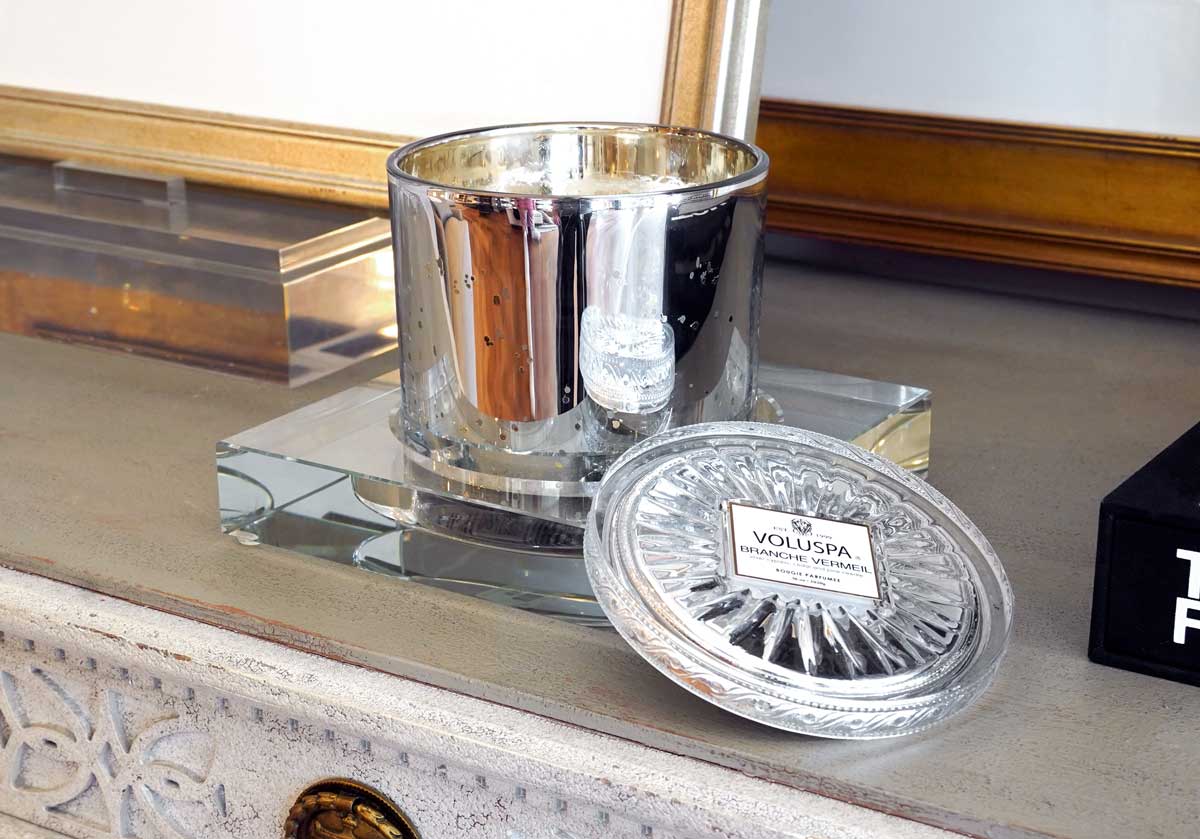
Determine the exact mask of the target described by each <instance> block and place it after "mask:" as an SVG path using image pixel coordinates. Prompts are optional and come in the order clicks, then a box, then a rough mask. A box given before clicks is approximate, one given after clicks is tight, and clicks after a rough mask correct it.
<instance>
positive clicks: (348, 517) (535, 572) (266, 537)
mask: <svg viewBox="0 0 1200 839" xmlns="http://www.w3.org/2000/svg"><path fill="white" fill-rule="evenodd" d="M759 387H760V395H759V401H758V406H757V409H756V416H755V418H756V419H758V420H760V421H771V422H781V423H785V424H787V425H792V426H797V427H800V428H804V429H807V430H809V431H816V432H819V433H821V434H827V435H829V436H831V437H837V438H838V439H841V440H846V441H851V442H854V443H856V444H858V445H860V446H863V447H864V448H867V449H869V450H871V451H873V452H875V453H876V454H879V455H881V456H883V457H886V458H888V459H889V460H892V461H893V462H895V463H898V464H899V465H901V466H903V467H904V468H906V469H909V470H910V471H913V472H915V473H917V474H924V473H925V471H926V470H927V469H928V467H929V438H930V421H931V417H932V394H931V393H930V391H928V390H926V389H924V388H919V387H913V386H910V385H900V384H891V383H887V382H878V381H871V380H867V379H859V378H855V377H851V376H841V375H838V374H835V373H826V372H821V371H816V370H806V369H801V368H793V367H778V366H771V365H763V366H762V367H761V369H760V374H759ZM399 388H400V384H399V376H398V374H389V375H386V376H380V377H379V378H377V379H374V380H372V381H370V382H367V383H365V384H363V385H359V386H357V387H352V388H349V389H347V390H344V391H342V392H340V393H337V394H335V395H333V396H330V397H328V398H326V399H322V400H320V401H319V402H315V403H313V404H311V405H308V406H306V407H304V408H301V409H299V410H296V411H293V412H291V413H289V414H286V415H284V416H281V417H278V418H277V419H273V420H270V421H268V422H266V423H263V424H262V425H259V426H257V427H255V428H251V429H249V430H247V431H243V432H241V433H239V434H236V435H234V436H232V437H230V438H228V439H226V440H223V441H221V442H220V443H218V444H217V459H216V464H217V480H218V487H219V496H220V508H221V526H222V528H223V529H224V530H225V532H227V533H229V534H230V535H231V536H232V537H234V538H236V539H237V540H239V541H240V542H242V543H244V544H246V545H258V544H268V545H274V546H276V547H281V548H286V549H288V550H294V551H298V552H300V553H304V554H307V555H309V556H314V557H318V558H322V559H329V560H333V561H335V562H340V563H344V564H350V565H354V566H357V567H360V568H363V569H366V570H370V571H378V572H383V573H386V574H390V575H393V576H396V577H401V578H404V579H410V580H414V581H418V582H422V583H427V584H430V585H435V586H438V587H441V588H446V589H451V590H455V591H458V592H461V593H464V594H469V595H473V596H477V597H482V598H485V599H488V600H491V601H495V602H500V603H504V604H506V605H510V606H514V607H517V608H522V609H529V610H532V611H537V612H542V613H546V614H552V615H556V616H559V617H563V618H566V619H569V620H574V621H578V622H584V623H597V624H602V623H605V622H606V621H605V618H604V614H603V612H602V611H601V610H600V607H599V606H598V604H597V603H596V601H595V599H594V597H593V596H592V592H591V588H590V587H589V585H588V580H587V574H586V572H585V570H584V564H583V557H582V553H581V552H580V551H578V550H575V549H571V548H567V549H556V548H555V547H554V546H553V545H551V544H548V543H547V540H540V541H542V542H543V543H544V544H546V547H545V548H543V549H539V550H528V549H521V547H523V546H525V545H529V544H537V543H538V542H539V538H538V537H539V524H538V523H539V522H544V523H545V528H546V529H549V528H560V527H561V526H562V525H563V524H570V523H572V522H577V524H578V526H579V527H582V525H583V520H582V515H583V514H584V513H586V509H583V510H576V509H574V508H572V509H567V510H561V509H560V510H554V511H549V512H548V511H546V510H542V511H540V515H539V514H538V513H535V514H532V515H531V514H529V513H528V512H527V511H525V512H526V515H523V516H519V517H518V516H512V515H511V511H510V510H509V508H507V507H506V505H505V503H504V499H501V498H493V497H487V496H480V495H478V494H475V493H473V492H472V491H471V488H469V487H452V486H448V485H447V483H446V481H445V480H444V479H443V480H441V481H440V482H439V481H438V480H437V479H436V478H435V477H434V476H431V475H429V474H428V473H426V472H423V471H422V470H420V469H414V468H413V466H412V464H410V463H409V462H408V461H407V459H406V458H405V456H404V453H405V449H404V447H403V446H402V445H401V444H400V442H399V441H398V440H397V439H396V437H395V436H394V435H393V433H392V430H391V428H390V426H389V415H390V414H391V412H392V410H393V408H395V407H396V405H397V404H398V402H399V397H400V394H399ZM455 497H457V499H470V501H471V504H470V505H469V506H468V505H464V504H463V503H462V502H461V500H456V499H455ZM364 498H365V499H368V500H366V501H364V500H363V499H364ZM381 499H388V500H387V502H386V503H382V502H381ZM439 506H441V507H444V510H438V509H432V510H431V508H438V507H439ZM415 507H420V508H421V510H422V513H423V515H422V516H421V517H420V518H421V520H423V521H431V520H437V521H443V522H445V521H447V520H448V519H452V518H453V517H454V516H456V515H463V514H464V511H465V514H468V515H471V516H472V517H482V518H486V517H488V515H489V514H491V515H492V516H493V517H494V518H495V519H498V520H500V521H501V522H514V521H520V522H522V524H521V525H520V526H519V527H518V528H517V529H516V530H514V531H512V532H511V536H512V540H511V541H512V547H510V548H503V547H497V546H496V545H495V542H496V541H497V540H496V538H495V535H496V527H495V525H494V522H492V523H491V524H492V527H491V530H490V533H491V535H492V537H493V538H492V544H487V545H484V544H478V543H475V542H471V541H467V540H464V539H462V538H457V537H454V536H449V535H446V534H445V533H438V532H433V531H432V530H431V529H430V528H429V527H427V526H416V525H413V524H399V523H397V520H396V518H397V515H399V517H400V518H401V519H405V518H406V516H405V515H404V511H412V510H413V509H414V508H415ZM407 518H408V520H409V521H411V520H412V518H411V517H407ZM501 526H503V525H501Z"/></svg>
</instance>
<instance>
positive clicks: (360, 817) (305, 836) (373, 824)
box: [283, 779, 419, 839]
mask: <svg viewBox="0 0 1200 839" xmlns="http://www.w3.org/2000/svg"><path fill="white" fill-rule="evenodd" d="M283 836H284V839H419V836H418V834H417V830H416V828H415V827H413V825H412V822H410V821H409V820H408V817H407V816H405V815H404V813H403V812H402V811H401V810H400V808H398V807H397V806H396V805H394V804H393V803H392V802H390V801H389V800H388V799H387V798H385V797H384V796H382V795H380V794H379V793H378V792H376V791H375V790H372V789H371V788H370V787H367V786H364V785H363V784H359V783H356V782H354V781H347V780H342V779H337V780H331V781H323V782H321V783H319V784H314V785H313V786H311V787H309V788H308V789H306V790H305V791H304V792H303V793H301V794H300V797H299V798H297V799H296V803H295V804H294V805H292V809H291V811H290V812H289V813H288V818H287V821H286V822H285V823H284V826H283Z"/></svg>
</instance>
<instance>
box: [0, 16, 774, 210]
mask: <svg viewBox="0 0 1200 839" xmlns="http://www.w3.org/2000/svg"><path fill="white" fill-rule="evenodd" d="M766 7H767V0H672V7H671V27H670V34H669V38H668V43H667V49H666V56H667V65H666V72H665V74H664V84H663V96H662V109H661V113H660V118H661V121H662V122H665V123H672V124H677V125H686V126H691V127H696V128H708V129H711V130H717V131H722V132H724V133H727V134H734V135H736V136H740V137H742V138H745V139H752V138H753V133H754V126H755V125H756V123H757V121H758V83H759V74H760V71H761V63H762V45H763V40H764V33H765V26H766ZM411 139H413V138H412V137H408V136H403V135H390V134H379V133H373V132H367V131H356V130H350V129H341V128H326V127H318V126H312V125H302V124H298V123H292V122H283V121H279V120H269V119H255V118H252V117H243V116H233V115H230V114H222V113H213V112H209V111H199V110H192V109H186V108H172V107H167V106H162V105H151V104H145V103H138V102H127V101H121V100H116V99H104V98H101V97H94V96H79V95H74V94H67V93H57V92H53V91H45V90H34V89H29V88H19V87H7V86H2V85H0V152H6V153H9V154H17V155H24V156H27V157H39V158H48V159H56V160H62V159H67V158H70V159H73V160H80V161H89V162H94V163H102V164H106V165H110V166H118V167H122V168H128V169H136V170H139V171H148V172H158V173H164V174H176V175H183V176H184V177H186V178H189V179H191V180H194V181H199V182H204V183H211V184H219V185H222V186H230V187H237V188H242V189H251V190H258V191H262V192H271V193H277V194H281V195H290V196H294V197H303V198H313V199H318V200H323V201H336V202H339V203H344V204H355V205H361V206H368V207H386V206H387V182H386V178H385V175H384V161H385V159H386V157H387V155H388V153H389V152H391V151H392V150H393V149H395V148H397V147H398V146H401V145H403V144H405V143H406V142H408V141H410V140H411Z"/></svg>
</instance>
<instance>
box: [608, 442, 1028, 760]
mask: <svg viewBox="0 0 1200 839" xmlns="http://www.w3.org/2000/svg"><path fill="white" fill-rule="evenodd" d="M585 554H586V559H587V568H588V574H589V576H590V578H591V582H592V587H593V589H594V590H595V593H596V597H597V598H598V600H599V601H600V604H601V605H602V606H603V607H604V609H605V612H606V613H607V614H608V617H609V619H610V620H611V621H612V623H613V625H614V626H615V627H616V629H617V630H618V631H619V632H620V633H621V634H622V636H624V637H625V639H626V640H627V641H628V642H629V643H630V644H631V645H632V646H633V647H634V648H635V649H636V650H637V651H638V652H639V653H640V654H641V655H642V656H644V657H645V658H646V659H647V660H648V661H649V662H650V663H651V664H653V665H654V666H655V667H657V668H658V669H659V670H661V671H663V673H665V674H666V675H667V676H668V677H670V678H671V679H673V680H674V681H676V682H677V683H679V684H680V685H682V686H683V687H685V688H687V689H688V690H690V691H692V692H693V693H696V694H698V695H700V696H702V697H703V698H705V699H707V700H709V701H711V702H713V703H714V704H716V705H719V706H720V707H722V708H725V709H726V710H729V711H732V712H734V713H736V714H740V715H742V716H745V717H748V718H750V719H753V720H756V721H759V722H762V723H766V724H768V725H773V726H776V727H778V728H783V729H788V730H791V731H797V732H803V733H806V734H814V735H819V736H825V737H844V738H850V737H853V738H865V737H888V736H896V735H900V734H908V733H912V732H915V731H919V730H921V729H924V728H926V727H928V726H930V725H932V724H934V723H935V722H938V721H939V720H941V719H943V718H945V717H947V716H949V715H950V714H952V713H954V712H955V711H957V710H960V709H961V708H963V707H965V706H966V705H967V704H969V703H970V702H971V701H972V700H974V699H975V698H976V697H978V696H979V694H980V693H982V692H983V690H984V689H985V688H986V687H987V685H988V683H989V682H990V681H991V678H992V676H993V675H994V673H995V671H996V668H997V666H998V665H999V662H1000V657H1001V655H1002V654H1003V652H1004V649H1005V647H1006V646H1007V643H1008V637H1009V632H1010V627H1011V621H1012V592H1011V590H1010V588H1009V585H1008V581H1007V579H1006V578H1005V575H1004V570H1003V568H1002V567H1001V565H1000V562H999V560H998V559H997V557H996V554H995V552H994V551H993V550H992V548H991V546H990V545H989V544H988V542H987V540H986V539H985V538H984V537H983V535H982V534H981V533H980V532H979V530H978V529H977V528H976V527H975V526H974V525H973V524H972V523H971V522H970V521H969V520H968V519H967V518H966V516H964V515H963V514H962V512H961V511H960V510H959V509H958V508H957V507H955V506H954V504H952V503H951V502H950V501H949V500H948V499H946V498H945V497H944V496H943V495H942V494H941V493H939V492H938V491H937V490H935V489H934V488H933V487H931V486H930V485H929V484H927V483H925V482H924V481H922V480H921V479H920V478H916V477H914V476H912V475H910V474H908V473H907V472H905V471H904V470H902V469H900V468H899V467H898V466H895V465H894V464H892V463H890V462H889V461H886V460H884V459H882V458H880V457H877V456H875V455H873V454H871V453H869V452H867V451H865V450H863V449H860V448H858V447H856V446H853V445H850V444H847V443H844V442H842V441H839V440H835V439H833V438H831V437H825V436H823V435H820V434H813V433H809V432H805V431H801V430H798V429H791V428H784V427H781V426H778V425H766V424H760V423H710V424H707V425H697V426H691V427H689V428H684V429H680V430H678V431H674V432H670V433H667V434H662V435H658V436H656V437H653V438H651V439H649V440H647V441H645V442H644V443H642V444H640V445H638V446H636V447H634V448H633V449H631V450H629V451H628V452H627V453H626V454H625V455H624V456H623V457H622V458H621V459H620V460H619V461H617V463H615V464H614V465H613V466H612V467H611V468H610V469H609V471H608V473H607V475H606V477H605V479H604V482H603V484H602V486H601V488H600V491H599V494H598V495H597V497H596V499H595V501H594V503H593V506H592V512H591V516H590V519H589V521H588V529H587V534H586V537H585Z"/></svg>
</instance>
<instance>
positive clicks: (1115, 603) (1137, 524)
mask: <svg viewBox="0 0 1200 839" xmlns="http://www.w3.org/2000/svg"><path fill="white" fill-rule="evenodd" d="M1088 656H1089V657H1090V658H1091V659H1092V661H1097V662H1099V663H1101V664H1108V665H1111V666H1113V667H1121V668H1124V669H1125V670H1135V671H1137V672H1139V673H1149V674H1150V675H1152V676H1161V677H1162V678H1164V679H1174V680H1175V681H1178V682H1187V683H1188V684H1191V685H1200V425H1197V426H1196V427H1194V428H1193V429H1192V430H1191V431H1189V432H1187V433H1186V434H1184V435H1183V436H1182V437H1180V438H1179V439H1178V440H1176V441H1175V442H1174V443H1172V444H1171V445H1170V446H1168V447H1167V448H1166V450H1164V451H1163V452H1162V453H1161V454H1159V455H1158V456H1157V457H1155V458H1154V459H1153V460H1151V461H1150V462H1149V463H1147V464H1146V465H1145V466H1143V467H1142V468H1141V469H1140V470H1138V472H1137V473H1136V474H1134V475H1133V477H1131V478H1129V479H1128V480H1127V481H1125V483H1123V484H1121V485H1120V486H1119V487H1117V488H1116V489H1115V490H1113V491H1112V492H1111V493H1110V494H1109V496H1108V497H1107V498H1105V499H1104V501H1103V502H1102V503H1101V504H1100V535H1099V539H1098V541H1097V544H1096V587H1095V591H1094V592H1093V594H1092V634H1091V641H1090V645H1089V650H1088Z"/></svg>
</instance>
